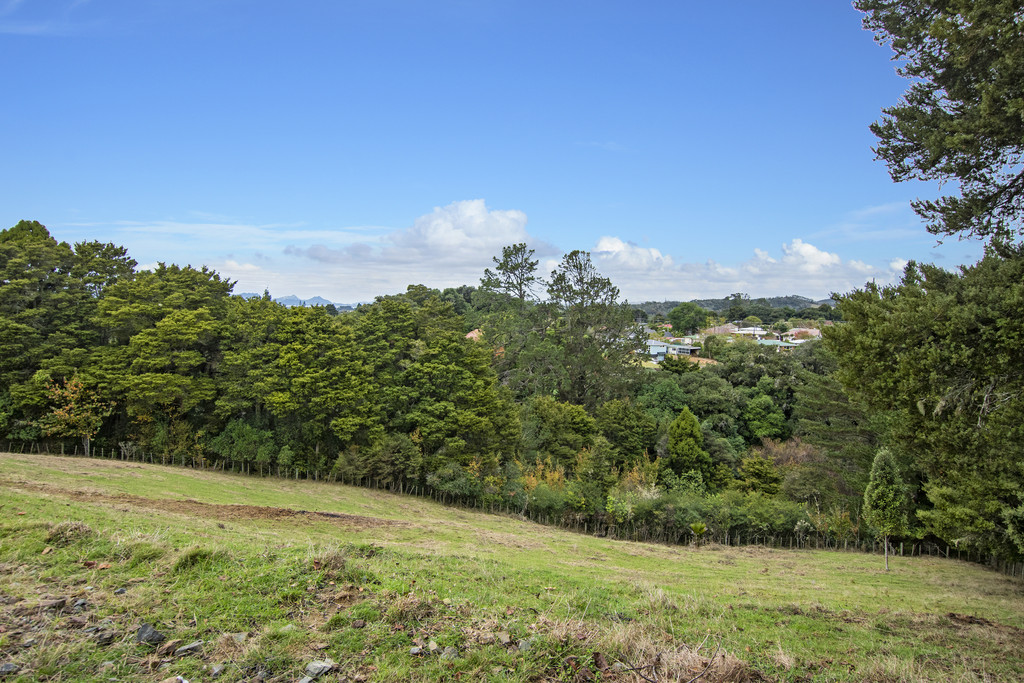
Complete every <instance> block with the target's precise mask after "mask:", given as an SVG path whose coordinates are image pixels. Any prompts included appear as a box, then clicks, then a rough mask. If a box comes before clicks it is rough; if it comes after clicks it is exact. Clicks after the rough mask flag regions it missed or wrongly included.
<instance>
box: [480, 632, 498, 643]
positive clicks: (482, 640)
mask: <svg viewBox="0 0 1024 683" xmlns="http://www.w3.org/2000/svg"><path fill="white" fill-rule="evenodd" d="M494 641H495V638H494V636H493V635H491V634H490V633H485V634H483V635H482V636H480V644H481V645H494Z"/></svg>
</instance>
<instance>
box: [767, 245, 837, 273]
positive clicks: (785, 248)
mask: <svg viewBox="0 0 1024 683" xmlns="http://www.w3.org/2000/svg"><path fill="white" fill-rule="evenodd" d="M782 252H783V254H785V255H784V256H783V257H782V262H783V263H784V264H785V265H787V266H789V267H791V268H796V269H797V270H800V271H802V272H805V273H819V272H821V270H822V269H823V268H827V267H829V266H836V265H839V264H840V263H842V259H840V258H839V254H830V253H828V252H827V251H822V250H821V249H818V248H817V247H816V246H814V245H813V244H808V243H807V242H804V241H803V240H801V239H794V240H793V241H792V242H790V243H789V244H783V245H782Z"/></svg>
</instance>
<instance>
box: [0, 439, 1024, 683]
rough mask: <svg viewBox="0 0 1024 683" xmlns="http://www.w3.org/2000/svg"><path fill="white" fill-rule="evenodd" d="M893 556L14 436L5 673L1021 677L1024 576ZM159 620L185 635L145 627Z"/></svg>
mask: <svg viewBox="0 0 1024 683" xmlns="http://www.w3.org/2000/svg"><path fill="white" fill-rule="evenodd" d="M892 567H893V568H892V571H891V572H889V573H886V572H885V571H884V569H883V566H882V558H881V557H877V556H870V555H863V554H859V553H840V552H824V551H821V552H817V551H783V550H770V549H764V548H757V547H745V548H726V547H717V546H710V547H702V548H686V547H665V546H658V545H646V544H640V543H630V542H623V541H610V540H607V539H602V538H594V537H591V536H584V535H578V534H572V533H568V532H564V531H560V530H557V529H552V528H547V527H543V526H538V525H535V524H532V523H529V522H524V521H520V520H517V519H513V518H509V517H502V516H494V515H488V514H484V513H479V512H475V511H466V510H457V509H449V508H445V507H442V506H440V505H436V504H434V503H432V502H430V501H425V500H421V499H416V498H411V497H404V496H395V495H391V494H387V493H383V492H377V491H370V490H365V489H358V488H351V487H346V486H340V485H335V484H326V483H315V482H295V481H288V480H280V479H258V478H255V477H242V476H236V475H231V474H223V473H209V472H197V471H191V470H184V469H179V468H172V467H160V466H152V465H139V464H134V463H133V464H128V463H121V462H117V461H105V460H86V459H80V458H59V457H49V456H40V455H13V454H0V677H2V678H3V680H4V681H10V680H17V681H35V680H51V681H88V680H116V681H139V680H152V681H162V680H166V679H169V678H170V679H173V678H174V677H175V676H181V677H183V678H184V679H186V680H188V681H190V682H191V683H196V681H211V680H216V681H243V680H244V681H250V680H267V681H271V680H274V681H294V680H299V679H300V678H302V677H303V676H304V675H306V671H305V670H306V667H307V664H310V663H311V662H313V661H314V660H320V661H326V660H330V662H328V664H331V665H332V666H331V667H330V669H329V671H327V672H326V673H324V674H323V675H321V676H320V677H319V678H318V679H317V680H319V681H363V680H365V681H373V680H386V681H406V680H421V681H441V680H449V681H455V680H461V681H477V680H494V681H541V680H554V681H589V680H600V681H644V680H648V681H659V682H660V681H691V680H699V681H806V680H815V681H817V680H820V681H918V680H933V681H1019V680H1024V601H1022V597H1024V585H1022V583H1021V581H1020V580H1019V579H1017V580H1014V579H1011V578H1008V577H1006V576H1003V575H1000V574H997V573H994V572H990V571H987V570H985V569H983V568H979V567H976V566H973V565H969V564H966V563H963V562H958V561H955V560H945V559H940V558H928V557H924V558H912V559H911V558H894V559H893V561H892ZM144 623H145V624H150V625H152V626H154V627H155V628H156V629H157V630H158V631H160V632H161V633H162V634H164V635H165V636H166V640H165V641H163V642H162V643H159V644H146V643H139V642H136V640H137V639H136V636H137V633H138V631H139V628H140V626H141V625H142V624H144ZM173 641H180V642H178V643H177V644H175V643H174V642H173ZM196 641H202V644H201V645H198V646H196V647H195V648H193V649H191V650H184V651H181V652H179V653H177V654H176V650H177V648H178V647H180V646H186V645H189V644H192V643H195V642H196ZM169 643H170V645H169ZM5 665H9V666H6V667H5ZM15 669H16V671H15ZM3 671H13V673H9V674H8V675H7V676H6V677H3ZM695 677H698V678H696V679H695Z"/></svg>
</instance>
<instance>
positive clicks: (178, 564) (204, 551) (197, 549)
mask: <svg viewBox="0 0 1024 683" xmlns="http://www.w3.org/2000/svg"><path fill="white" fill-rule="evenodd" d="M229 559H230V556H229V555H228V554H227V552H225V551H223V550H211V549H209V548H204V547H202V546H198V545H194V546H190V547H188V548H186V549H185V550H183V551H181V554H180V555H179V556H178V559H177V560H175V561H174V566H173V567H172V571H174V572H184V571H188V570H190V569H209V568H210V567H211V566H213V565H216V564H220V563H222V562H225V561H227V560H229Z"/></svg>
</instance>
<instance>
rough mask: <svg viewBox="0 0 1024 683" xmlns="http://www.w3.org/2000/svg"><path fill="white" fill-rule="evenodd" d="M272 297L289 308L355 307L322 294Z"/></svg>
mask: <svg viewBox="0 0 1024 683" xmlns="http://www.w3.org/2000/svg"><path fill="white" fill-rule="evenodd" d="M238 296H240V297H242V298H243V299H252V298H254V297H259V296H262V294H256V293H255V292H240V293H239V294H238ZM273 299H274V301H275V302H277V303H279V304H281V305H282V306H288V307H289V308H291V307H292V306H326V305H327V304H334V307H335V308H336V309H338V310H339V311H351V310H353V309H355V305H353V304H342V303H338V302H336V301H328V300H327V299H325V298H323V297H322V296H314V297H310V298H309V299H300V298H299V297H297V296H295V295H294V294H289V295H288V296H280V297H273Z"/></svg>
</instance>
